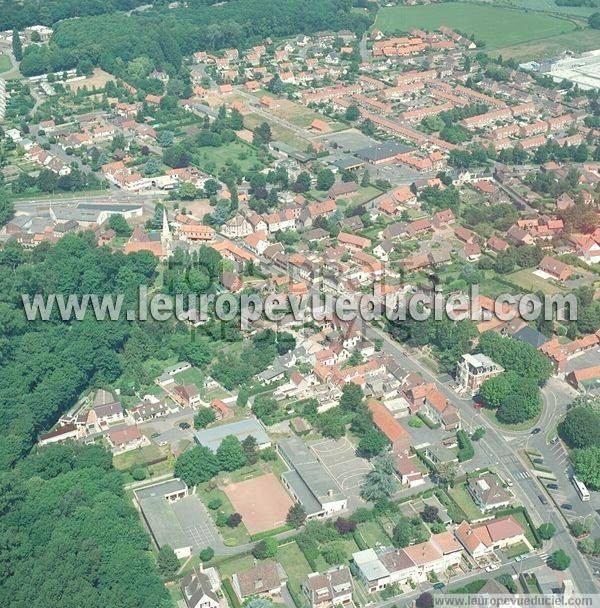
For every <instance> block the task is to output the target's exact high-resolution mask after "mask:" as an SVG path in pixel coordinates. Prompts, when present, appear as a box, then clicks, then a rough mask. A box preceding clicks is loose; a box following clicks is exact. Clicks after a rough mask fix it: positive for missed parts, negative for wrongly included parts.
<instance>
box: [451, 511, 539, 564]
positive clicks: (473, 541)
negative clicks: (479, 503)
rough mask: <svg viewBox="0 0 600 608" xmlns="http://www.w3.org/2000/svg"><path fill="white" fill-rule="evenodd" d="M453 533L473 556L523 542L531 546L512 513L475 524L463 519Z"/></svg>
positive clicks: (479, 555)
mask: <svg viewBox="0 0 600 608" xmlns="http://www.w3.org/2000/svg"><path fill="white" fill-rule="evenodd" d="M455 534H456V538H457V539H458V540H459V541H460V542H461V543H462V545H463V546H464V548H465V549H466V550H467V551H468V552H469V553H470V554H471V555H472V556H473V557H475V558H477V557H481V556H483V555H487V554H488V553H491V552H493V551H496V550H498V549H505V548H506V547H511V546H512V545H516V544H518V543H524V544H525V545H527V546H528V547H530V548H531V546H530V545H529V542H528V541H527V539H526V537H525V530H523V528H522V527H521V525H520V524H519V523H518V522H517V521H516V520H515V518H514V517H513V516H512V515H508V516H507V517H502V518H500V519H493V520H492V521H489V522H485V523H483V524H480V525H476V526H472V525H471V524H470V523H469V522H466V521H463V522H462V523H461V524H460V525H459V526H458V528H457V529H456V532H455Z"/></svg>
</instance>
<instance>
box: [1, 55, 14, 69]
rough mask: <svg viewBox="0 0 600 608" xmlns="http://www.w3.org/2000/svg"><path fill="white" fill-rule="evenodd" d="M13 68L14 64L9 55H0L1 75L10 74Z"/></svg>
mask: <svg viewBox="0 0 600 608" xmlns="http://www.w3.org/2000/svg"><path fill="white" fill-rule="evenodd" d="M11 68H12V63H11V61H10V57H9V56H8V55H0V73H2V72H8V70H10V69H11Z"/></svg>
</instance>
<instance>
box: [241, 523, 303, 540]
mask: <svg viewBox="0 0 600 608" xmlns="http://www.w3.org/2000/svg"><path fill="white" fill-rule="evenodd" d="M293 529H294V528H293V526H290V525H289V524H283V526H279V527H278V528H273V529H272V530H264V531H263V532H257V533H256V534H251V535H250V540H262V539H263V538H269V537H270V536H277V534H281V533H282V532H289V531H290V530H293Z"/></svg>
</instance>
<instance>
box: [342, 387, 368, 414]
mask: <svg viewBox="0 0 600 608" xmlns="http://www.w3.org/2000/svg"><path fill="white" fill-rule="evenodd" d="M364 397H365V394H364V392H363V390H362V388H361V387H360V386H359V385H358V384H355V383H354V382H347V383H346V384H344V386H343V387H342V396H341V397H340V409H342V410H343V411H345V412H357V411H358V410H359V408H360V406H361V405H362V403H363V399H364Z"/></svg>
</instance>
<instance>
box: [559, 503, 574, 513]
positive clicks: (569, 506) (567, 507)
mask: <svg viewBox="0 0 600 608" xmlns="http://www.w3.org/2000/svg"><path fill="white" fill-rule="evenodd" d="M560 508H561V509H564V510H565V511H572V510H573V505H572V504H571V503H568V502H563V504H562V505H560Z"/></svg>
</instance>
